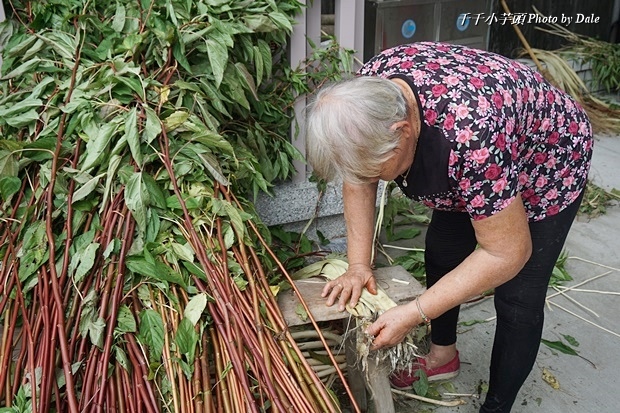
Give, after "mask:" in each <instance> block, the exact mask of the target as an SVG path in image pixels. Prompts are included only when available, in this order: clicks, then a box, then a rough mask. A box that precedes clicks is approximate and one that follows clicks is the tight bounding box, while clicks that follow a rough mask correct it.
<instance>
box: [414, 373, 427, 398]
mask: <svg viewBox="0 0 620 413" xmlns="http://www.w3.org/2000/svg"><path fill="white" fill-rule="evenodd" d="M415 375H416V376H418V377H419V378H420V379H419V380H417V381H415V382H414V383H413V390H414V391H415V393H416V394H417V395H418V396H422V397H424V396H426V395H427V394H428V390H429V383H428V377H427V376H426V373H425V372H424V370H423V369H419V370H417V371H416V372H415Z"/></svg>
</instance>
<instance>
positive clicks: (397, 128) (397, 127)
mask: <svg viewBox="0 0 620 413" xmlns="http://www.w3.org/2000/svg"><path fill="white" fill-rule="evenodd" d="M390 130H391V131H393V132H400V133H401V134H404V135H405V136H406V137H409V136H411V123H409V121H407V120H401V121H398V122H396V123H395V124H393V125H392V127H391V128H390Z"/></svg>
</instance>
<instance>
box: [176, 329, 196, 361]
mask: <svg viewBox="0 0 620 413" xmlns="http://www.w3.org/2000/svg"><path fill="white" fill-rule="evenodd" d="M174 341H175V343H176V344H177V347H178V349H179V353H181V354H184V355H185V356H186V358H187V361H188V363H189V364H193V363H194V355H195V352H196V345H197V344H198V333H197V332H196V330H195V329H194V325H193V324H192V322H191V321H189V320H188V319H187V318H184V319H183V320H181V322H180V323H179V327H178V328H177V333H176V336H175V338H174Z"/></svg>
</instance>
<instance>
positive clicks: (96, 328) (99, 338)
mask: <svg viewBox="0 0 620 413" xmlns="http://www.w3.org/2000/svg"><path fill="white" fill-rule="evenodd" d="M104 334H105V320H104V319H103V318H101V317H97V319H96V320H95V321H93V322H91V323H90V324H89V326H88V337H89V338H90V341H91V343H93V344H94V345H95V346H97V347H99V348H100V349H103V338H104Z"/></svg>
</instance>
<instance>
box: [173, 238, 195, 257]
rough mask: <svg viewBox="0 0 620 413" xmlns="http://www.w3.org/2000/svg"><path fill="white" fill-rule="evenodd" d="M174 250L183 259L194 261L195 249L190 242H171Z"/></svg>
mask: <svg viewBox="0 0 620 413" xmlns="http://www.w3.org/2000/svg"><path fill="white" fill-rule="evenodd" d="M170 245H171V246H172V251H174V254H175V255H176V256H177V257H178V258H179V259H181V260H185V261H189V262H192V261H194V250H193V249H192V248H191V247H190V246H189V245H188V244H185V245H183V244H179V243H178V242H171V243H170Z"/></svg>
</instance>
